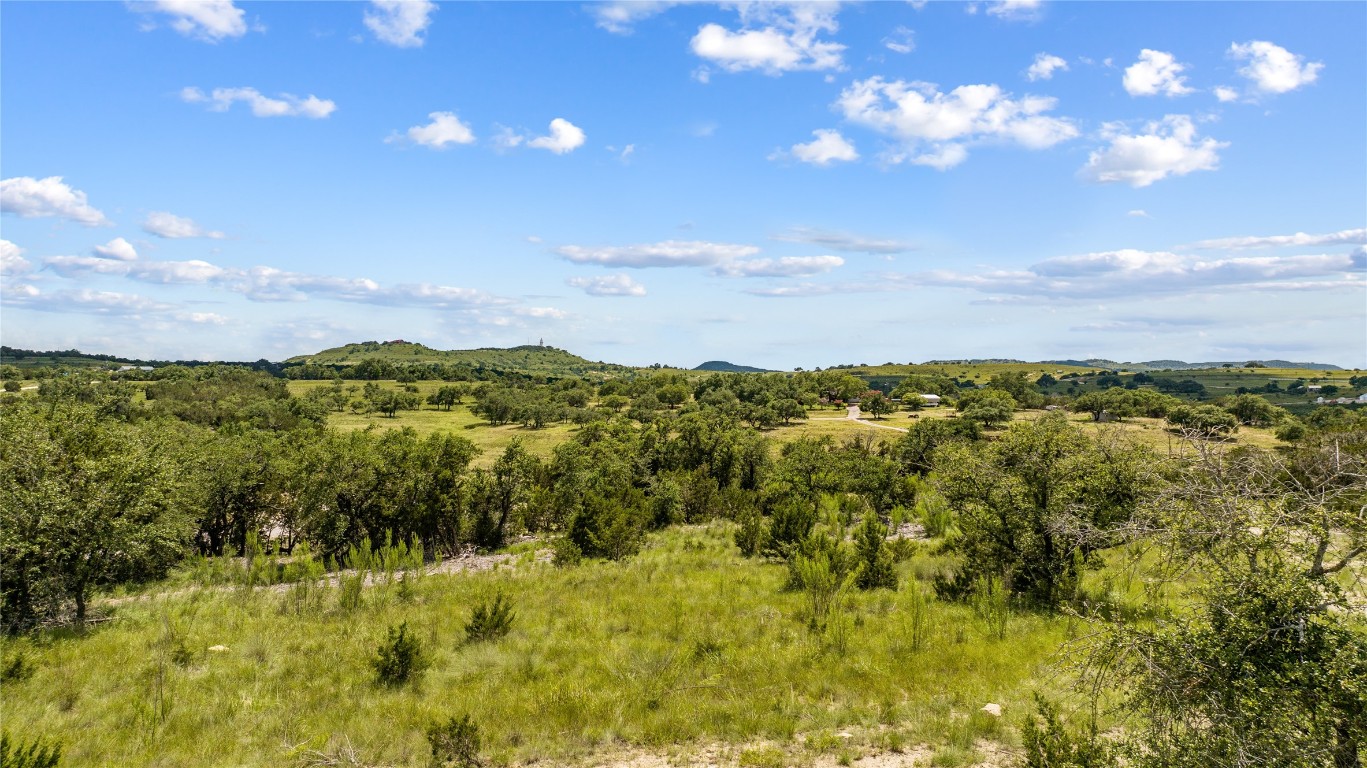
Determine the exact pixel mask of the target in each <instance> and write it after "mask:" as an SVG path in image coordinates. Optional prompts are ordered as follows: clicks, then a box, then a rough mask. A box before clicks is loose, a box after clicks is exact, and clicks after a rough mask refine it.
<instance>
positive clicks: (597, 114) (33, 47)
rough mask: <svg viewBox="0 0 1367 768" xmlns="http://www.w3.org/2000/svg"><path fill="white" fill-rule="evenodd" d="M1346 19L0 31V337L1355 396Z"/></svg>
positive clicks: (1361, 106) (607, 7) (951, 15)
mask: <svg viewBox="0 0 1367 768" xmlns="http://www.w3.org/2000/svg"><path fill="white" fill-rule="evenodd" d="M1364 39H1367V4H1363V3H1323V4H1321V3H1287V4H1282V3H1242V2H1229V3H1084V2H1060V3H1032V2H1011V3H1000V2H982V3H959V2H930V3H860V4H834V3H831V4H824V3H821V4H818V3H800V4H776V3H754V4H742V5H734V4H731V5H725V4H723V5H718V4H708V3H646V2H638V3H599V4H582V3H568V2H566V3H488V4H484V3H461V4H440V5H435V4H431V3H426V2H420V1H419V2H376V3H327V2H309V3H276V2H271V3H248V2H229V0H210V1H206V2H191V1H190V0H180V1H177V0H163V1H162V2H129V3H109V2H106V3H37V2H33V3H28V2H6V3H3V4H0V147H2V149H3V154H0V177H3V181H2V182H0V184H3V190H0V202H2V203H3V205H2V206H0V207H2V208H3V211H4V213H3V218H0V227H2V229H0V257H2V258H3V262H2V263H3V273H2V275H0V287H2V288H3V293H0V302H3V303H2V304H0V334H2V335H3V340H4V343H6V344H9V345H11V346H19V347H29V348H68V347H78V348H81V349H84V350H88V351H99V352H107V353H115V354H123V355H128V356H136V357H158V358H200V359H256V358H260V357H266V358H269V359H283V358H285V357H288V356H291V355H295V354H302V353H308V352H313V351H317V350H319V349H322V348H325V347H328V346H334V345H336V344H340V343H345V342H348V341H362V340H369V339H393V338H404V339H408V340H411V341H421V342H424V343H426V344H429V345H431V346H434V347H439V348H470V347H479V346H511V345H515V344H523V343H536V342H537V341H538V340H541V339H544V340H545V342H546V343H547V344H553V345H555V346H558V347H562V348H566V349H569V350H570V351H573V352H575V353H578V354H581V355H584V356H586V357H589V358H591V359H603V360H609V361H613V362H621V363H628V364H649V363H654V362H662V363H666V364H671V365H681V366H686V367H691V366H693V365H696V364H697V363H699V362H702V361H704V360H709V359H727V360H732V361H734V362H739V363H744V364H749V365H760V366H765V367H772V368H779V369H788V368H793V367H797V366H803V367H808V368H810V367H815V366H827V365H832V364H838V363H850V362H853V363H881V362H887V361H894V362H909V361H922V360H927V359H932V358H946V357H1012V358H1021V359H1041V358H1062V357H1090V356H1097V357H1108V358H1113V359H1119V360H1131V361H1137V360H1148V359H1155V358H1180V359H1187V360H1242V359H1250V358H1290V359H1295V360H1314V361H1320V362H1330V363H1336V364H1339V365H1342V366H1345V367H1367V281H1365V280H1364V276H1367V44H1364V42H1363V41H1364Z"/></svg>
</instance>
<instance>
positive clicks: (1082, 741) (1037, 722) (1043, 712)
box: [1021, 693, 1117, 768]
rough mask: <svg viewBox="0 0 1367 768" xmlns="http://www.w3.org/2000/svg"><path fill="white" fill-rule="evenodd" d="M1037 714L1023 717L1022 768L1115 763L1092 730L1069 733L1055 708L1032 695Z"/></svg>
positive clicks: (1103, 767)
mask: <svg viewBox="0 0 1367 768" xmlns="http://www.w3.org/2000/svg"><path fill="white" fill-rule="evenodd" d="M1035 709H1036V710H1037V713H1038V714H1035V715H1030V716H1028V717H1026V718H1025V723H1024V725H1023V726H1022V727H1021V744H1022V746H1024V747H1025V763H1024V768H1106V767H1107V766H1114V765H1116V764H1117V762H1116V759H1115V755H1114V754H1112V752H1111V750H1109V749H1107V748H1106V746H1105V745H1104V744H1102V743H1100V742H1098V741H1097V738H1096V729H1095V727H1093V728H1092V729H1090V730H1089V731H1088V732H1087V733H1086V734H1079V733H1072V732H1069V731H1068V729H1066V728H1065V727H1064V725H1063V723H1062V721H1060V720H1059V716H1058V707H1056V706H1054V705H1053V704H1051V703H1049V702H1048V701H1046V700H1045V699H1044V697H1042V696H1040V695H1039V694H1038V693H1037V694H1035Z"/></svg>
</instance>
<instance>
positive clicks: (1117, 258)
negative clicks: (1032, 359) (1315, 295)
mask: <svg viewBox="0 0 1367 768" xmlns="http://www.w3.org/2000/svg"><path fill="white" fill-rule="evenodd" d="M1364 270H1367V259H1364V258H1363V257H1361V256H1356V255H1353V254H1332V255H1330V254H1321V255H1306V256H1285V257H1272V256H1260V257H1239V258H1227V259H1214V260H1205V259H1199V258H1194V257H1186V256H1181V255H1178V254H1176V253H1170V252H1165V251H1140V250H1134V249H1121V250H1116V251H1105V252H1099V253H1087V254H1081V255H1076V256H1061V257H1057V258H1053V259H1046V260H1045V261H1042V262H1039V263H1038V264H1035V265H1033V266H1030V267H1028V268H1026V269H1023V270H986V271H983V272H981V273H977V274H965V273H958V272H952V271H943V270H942V271H933V272H925V273H920V274H899V275H884V276H883V278H884V280H885V281H889V282H891V283H893V284H900V285H902V286H903V287H908V288H910V287H922V286H932V287H934V286H947V287H959V288H967V289H971V290H976V291H981V292H983V293H989V294H996V295H1004V296H1013V297H1043V298H1049V299H1062V298H1067V299H1098V298H1136V297H1144V296H1154V295H1166V294H1200V293H1211V292H1226V291H1231V290H1245V291H1249V290H1257V291H1282V290H1336V289H1346V288H1354V287H1362V286H1363V285H1364V282H1363V280H1362V275H1361V273H1362V272H1363V271H1364Z"/></svg>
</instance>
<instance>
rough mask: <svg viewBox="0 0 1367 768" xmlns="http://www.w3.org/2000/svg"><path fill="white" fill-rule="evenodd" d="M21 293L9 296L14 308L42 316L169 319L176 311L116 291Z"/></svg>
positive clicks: (151, 300) (25, 291)
mask: <svg viewBox="0 0 1367 768" xmlns="http://www.w3.org/2000/svg"><path fill="white" fill-rule="evenodd" d="M23 288H25V289H26V290H24V291H22V292H16V293H11V292H7V295H6V298H7V299H8V300H9V302H10V303H11V304H14V305H18V306H21V307H24V308H26V309H35V310H38V311H40V312H64V313H65V312H78V313H81V314H90V315H102V316H114V317H141V316H143V315H166V314H169V313H172V312H174V311H175V310H176V307H175V305H173V304H167V303H165V302H160V301H155V300H153V299H149V298H147V297H146V296H139V295H137V294H132V293H119V292H116V291H95V290H91V289H89V288H82V289H78V290H72V291H54V292H51V293H45V292H42V291H40V290H38V289H37V288H34V287H33V286H23Z"/></svg>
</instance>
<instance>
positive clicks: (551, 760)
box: [4, 523, 1079, 766]
mask: <svg viewBox="0 0 1367 768" xmlns="http://www.w3.org/2000/svg"><path fill="white" fill-rule="evenodd" d="M733 530H734V527H733V526H732V525H731V524H729V523H714V524H711V525H708V526H705V527H687V528H679V529H670V530H667V531H665V532H663V533H659V534H654V535H652V539H651V541H650V543H649V544H648V546H647V548H646V549H645V550H644V551H643V552H642V553H641V554H639V555H638V556H636V557H634V558H632V559H630V560H628V561H625V562H622V563H609V562H596V563H591V564H586V565H583V566H580V567H577V568H571V569H560V568H556V567H555V566H552V565H550V564H549V563H546V562H545V561H544V558H537V557H536V556H535V554H534V550H535V549H536V547H537V546H539V545H538V544H536V543H524V544H522V545H518V546H516V547H514V548H513V551H514V553H515V555H516V556H515V557H514V558H512V559H511V560H509V561H507V562H506V563H505V564H503V565H501V566H499V567H496V568H494V569H492V570H486V571H480V572H457V573H449V574H429V575H426V576H423V577H421V578H420V579H417V580H416V581H414V582H410V583H409V586H406V587H400V586H398V585H397V583H394V584H389V585H384V584H377V585H374V586H370V587H368V588H367V589H366V590H365V592H364V595H363V598H362V603H361V605H360V607H356V608H353V609H351V610H344V609H343V608H341V607H340V604H339V597H338V590H337V589H336V588H315V590H314V593H313V595H312V596H311V597H310V598H308V599H307V601H305V600H302V599H300V598H299V596H298V594H297V593H296V592H291V591H290V589H291V588H290V587H274V588H258V589H256V590H246V589H245V588H240V587H238V588H227V587H204V588H195V589H184V588H181V589H176V590H172V591H169V592H165V593H162V594H161V595H159V596H158V595H155V594H154V595H152V596H149V597H147V598H144V599H139V600H129V601H124V602H120V603H118V604H110V603H108V602H106V603H104V604H103V605H102V606H101V610H102V611H103V612H106V613H107V614H108V616H109V619H108V620H107V621H105V622H103V623H101V624H98V625H96V626H94V627H92V628H90V629H89V630H88V631H86V632H85V633H75V632H72V631H70V630H62V631H52V632H47V633H41V634H39V635H37V636H36V638H24V639H17V640H16V639H7V640H5V641H4V656H5V659H6V660H7V661H8V660H10V659H13V658H15V656H16V655H18V654H22V655H23V657H24V658H25V660H26V662H27V664H29V665H30V666H31V668H32V670H33V671H32V673H31V675H30V676H28V678H27V679H24V680H21V681H12V682H8V683H6V685H5V720H6V727H7V728H8V729H10V730H12V731H14V732H18V733H27V734H32V735H35V736H44V737H48V738H54V739H59V740H61V742H62V743H63V744H64V745H65V747H66V751H65V754H66V756H67V761H68V764H71V765H150V766H197V765H206V766H207V765H234V766H253V765H288V764H296V765H308V764H312V765H325V764H326V765H341V764H348V765H351V764H354V765H394V766H407V765H425V764H426V761H427V759H428V744H427V741H426V738H425V736H424V730H425V729H426V728H427V727H428V726H429V725H430V724H431V723H433V722H435V721H437V720H439V719H440V720H443V721H444V720H445V719H446V718H449V717H451V716H460V715H463V714H469V715H470V716H471V717H472V719H473V721H474V722H475V723H476V724H477V725H478V727H479V729H480V733H481V736H482V737H483V742H484V753H485V755H486V756H487V757H488V758H490V759H492V761H493V762H494V763H495V764H524V763H532V762H538V761H540V762H543V763H548V764H567V763H575V762H577V761H579V760H581V759H588V758H589V756H591V755H593V754H595V753H597V754H602V753H604V752H605V751H606V752H611V751H621V750H628V751H644V752H648V753H663V752H665V751H670V752H671V753H675V754H677V753H680V752H682V753H685V754H686V753H688V752H690V751H692V750H702V749H718V748H720V749H721V750H722V751H723V753H725V754H726V755H729V757H728V758H727V759H728V761H729V762H730V763H731V764H735V763H736V761H740V762H741V764H747V761H749V762H748V764H794V765H805V764H811V763H812V761H814V760H816V759H817V758H818V757H819V756H823V755H825V756H827V758H835V759H839V760H841V761H842V762H847V761H849V760H853V759H857V758H858V757H859V756H861V755H865V754H872V753H887V752H896V751H901V750H906V749H911V748H916V747H920V748H923V749H925V750H928V753H927V754H929V755H931V756H932V760H933V764H934V765H967V764H971V763H973V762H975V761H976V760H978V759H980V758H981V757H982V754H981V753H980V752H975V750H988V751H990V752H992V753H994V754H995V753H997V752H999V751H1000V750H1001V749H1011V748H1012V747H1013V745H1016V744H1017V739H1018V736H1017V735H1016V728H1017V726H1018V725H1019V720H1020V719H1021V718H1022V717H1023V716H1024V715H1025V713H1026V712H1027V711H1029V707H1030V701H1031V696H1032V692H1034V691H1041V690H1042V691H1045V692H1047V693H1049V694H1051V695H1055V696H1057V695H1059V694H1060V692H1061V690H1062V688H1063V687H1064V686H1065V682H1066V681H1065V679H1064V678H1063V676H1062V674H1061V673H1060V672H1059V671H1058V670H1057V669H1056V667H1055V666H1054V665H1053V662H1054V661H1055V656H1054V654H1055V653H1056V652H1057V650H1058V648H1059V646H1060V644H1062V643H1064V642H1065V641H1066V640H1067V639H1068V638H1069V637H1070V636H1071V635H1072V633H1073V632H1074V631H1076V630H1078V629H1079V627H1078V625H1077V624H1076V623H1075V622H1073V621H1071V620H1069V619H1067V618H1063V617H1054V616H1039V615H1033V614H1025V615H1018V616H1014V617H1012V618H1011V620H1010V621H1009V623H1008V624H1007V625H1006V628H1005V632H1004V634H1002V635H1001V636H998V635H997V633H996V632H994V631H993V630H992V628H991V627H990V626H989V625H988V624H987V623H985V622H984V621H982V620H979V619H978V618H977V617H976V616H975V615H974V613H973V611H972V610H971V609H970V608H967V607H965V606H963V605H959V604H947V603H940V602H938V601H936V600H935V599H934V598H933V597H932V596H931V590H930V589H929V586H928V584H926V583H925V582H926V580H928V579H929V578H931V577H932V576H933V574H934V573H936V572H937V569H938V568H939V567H940V565H939V561H938V560H937V559H936V558H935V557H933V556H931V555H929V554H925V552H924V550H920V549H918V550H917V554H915V555H913V556H912V557H911V558H910V559H908V560H906V561H904V562H902V563H900V564H899V569H900V571H901V575H902V577H903V583H902V586H901V589H899V590H898V591H895V592H894V591H888V590H878V591H874V592H869V593H858V592H855V593H853V594H851V595H850V596H849V598H848V605H847V610H846V611H845V614H844V617H843V619H835V620H832V622H831V623H830V625H829V626H828V628H827V629H826V630H825V631H823V632H818V631H815V630H812V629H811V628H810V627H809V625H808V622H807V618H808V616H809V613H808V608H807V607H806V605H805V602H804V600H805V598H804V595H803V594H802V593H795V592H785V591H784V590H783V585H784V582H785V579H786V577H787V571H786V568H785V567H784V566H783V565H782V564H779V563H769V562H764V561H760V560H746V559H744V558H742V557H740V555H739V553H738V552H737V550H736V548H735V546H734V545H733V544H732V542H731V535H732V532H733ZM497 591H502V592H504V593H505V594H506V595H508V596H509V597H510V598H511V600H512V603H513V605H514V607H515V611H516V618H515V620H514V624H513V629H512V632H511V633H510V634H509V635H508V636H506V637H504V638H503V639H501V640H497V641H492V642H486V643H467V642H466V641H465V633H464V629H463V627H464V623H465V622H466V621H467V619H468V618H469V616H470V612H471V607H472V605H474V604H475V603H476V602H477V601H479V600H483V599H488V598H489V597H491V596H492V595H493V594H494V593H495V592H497ZM400 622H407V624H408V626H409V627H410V628H411V629H414V630H416V632H417V635H418V637H419V638H420V639H421V640H422V642H423V644H424V645H425V647H426V649H427V651H428V653H429V656H430V659H431V662H432V665H431V668H430V670H429V671H428V672H427V674H426V675H425V676H423V677H422V678H421V680H420V681H419V682H416V683H411V684H408V685H405V686H402V687H397V688H393V687H387V686H384V685H381V684H379V683H378V682H377V681H376V679H375V675H374V672H373V671H372V669H371V667H370V663H369V661H370V658H371V657H373V656H374V655H375V653H376V648H377V646H378V645H379V643H380V642H381V641H382V640H383V639H384V638H385V635H386V631H387V629H388V628H389V627H391V626H393V625H397V624H398V623H400ZM215 647H226V650H223V649H219V650H210V649H211V648H215ZM988 702H993V703H997V704H1000V705H1002V707H1003V709H1004V712H1005V715H1006V716H1005V717H1004V718H1002V719H998V718H995V717H993V716H991V715H988V714H985V713H982V712H980V711H979V710H980V708H981V707H982V706H983V705H984V704H986V703H988ZM348 755H350V756H352V757H354V758H355V761H354V762H344V759H345V758H347V756H348ZM775 755H780V756H779V757H775ZM766 756H767V757H766ZM827 758H823V759H827ZM329 760H332V761H335V762H327V761H329ZM774 760H777V762H772V761H774ZM310 761H312V762H310ZM766 761H770V762H766Z"/></svg>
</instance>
